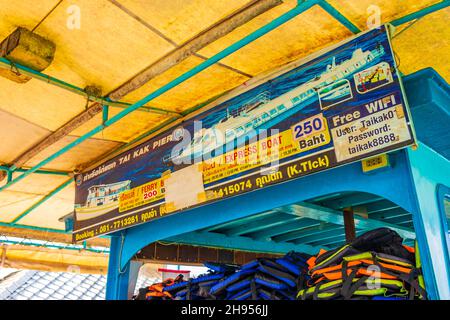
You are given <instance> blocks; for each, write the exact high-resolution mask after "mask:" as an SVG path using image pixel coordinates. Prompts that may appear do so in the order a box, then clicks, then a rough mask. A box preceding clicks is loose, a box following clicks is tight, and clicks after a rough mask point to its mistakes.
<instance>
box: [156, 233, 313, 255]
mask: <svg viewBox="0 0 450 320" xmlns="http://www.w3.org/2000/svg"><path fill="white" fill-rule="evenodd" d="M164 241H169V242H176V243H183V244H189V245H197V246H204V247H214V248H224V249H234V250H242V251H253V252H265V253H275V254H278V253H286V252H289V251H291V250H294V251H300V252H305V253H308V254H316V253H317V252H318V251H319V249H320V248H319V247H313V246H309V245H305V244H297V245H295V244H292V243H286V242H274V241H261V240H254V239H251V238H248V237H240V236H233V237H229V236H226V235H224V234H219V233H212V232H198V231H197V232H190V233H187V234H182V235H179V236H175V237H171V238H169V239H165V240H164Z"/></svg>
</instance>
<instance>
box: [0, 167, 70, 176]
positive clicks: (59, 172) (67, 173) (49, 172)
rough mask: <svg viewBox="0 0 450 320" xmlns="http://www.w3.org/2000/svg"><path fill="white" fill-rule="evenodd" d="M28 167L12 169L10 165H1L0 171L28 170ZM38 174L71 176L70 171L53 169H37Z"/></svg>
mask: <svg viewBox="0 0 450 320" xmlns="http://www.w3.org/2000/svg"><path fill="white" fill-rule="evenodd" d="M27 170H28V169H25V168H18V169H14V170H12V169H11V168H10V167H8V166H0V171H5V172H8V173H11V174H12V173H13V172H26V171H27ZM35 173H36V174H48V175H55V176H69V175H70V172H65V171H51V170H37V171H36V172H35Z"/></svg>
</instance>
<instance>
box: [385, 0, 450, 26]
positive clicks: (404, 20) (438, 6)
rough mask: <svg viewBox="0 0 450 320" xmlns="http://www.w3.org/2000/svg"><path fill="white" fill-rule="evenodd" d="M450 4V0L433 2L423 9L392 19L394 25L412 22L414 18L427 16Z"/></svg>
mask: <svg viewBox="0 0 450 320" xmlns="http://www.w3.org/2000/svg"><path fill="white" fill-rule="evenodd" d="M449 5H450V0H443V1H441V2H438V3H436V4H433V5H431V6H429V7H426V8H423V9H421V10H418V11H416V12H413V13H410V14H408V15H406V16H404V17H402V18H399V19H396V20H393V21H391V24H392V25H394V26H399V25H402V24H404V23H407V22H410V21H412V20H416V19H419V18H422V17H423V16H426V15H427V14H430V13H433V12H435V11H438V10H441V9H444V8H447V7H448V6H449Z"/></svg>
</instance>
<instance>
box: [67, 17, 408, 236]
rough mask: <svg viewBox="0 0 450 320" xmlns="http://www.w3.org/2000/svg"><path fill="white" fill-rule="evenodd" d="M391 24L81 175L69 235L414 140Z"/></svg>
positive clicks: (109, 228) (144, 218)
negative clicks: (72, 232) (396, 59)
mask: <svg viewBox="0 0 450 320" xmlns="http://www.w3.org/2000/svg"><path fill="white" fill-rule="evenodd" d="M389 30H390V27H389V26H388V25H385V26H382V27H380V28H377V29H373V30H370V31H367V32H365V33H362V34H360V35H358V36H355V37H354V38H352V39H349V40H347V41H345V42H343V43H341V44H338V45H335V46H334V47H333V48H332V49H329V50H328V51H324V52H323V53H318V54H316V55H314V56H313V57H310V58H308V59H307V60H305V61H306V62H304V63H303V64H300V62H294V63H291V64H290V65H288V66H287V67H285V68H284V69H283V70H282V71H280V70H278V71H277V73H276V75H272V76H266V77H265V78H264V79H265V80H261V81H259V82H256V81H255V82H252V83H250V84H249V85H244V86H241V87H239V88H237V89H235V90H234V91H232V92H231V93H229V94H228V95H227V96H224V97H222V98H220V100H219V101H220V102H217V103H216V104H215V105H212V106H210V107H209V108H208V107H207V108H208V109H207V110H206V111H203V112H199V113H197V114H196V115H195V116H192V117H191V118H189V119H185V120H184V121H183V122H182V123H181V124H180V125H178V126H174V127H172V128H169V129H166V130H164V131H162V132H161V133H159V134H157V135H156V136H154V137H152V138H151V139H150V140H148V141H146V142H143V143H141V144H140V145H138V146H135V147H133V148H132V149H130V150H127V151H125V152H123V153H122V154H120V155H117V156H115V157H114V158H112V159H110V160H108V161H106V162H105V163H103V164H101V165H100V166H98V167H96V168H93V169H92V170H88V171H86V172H83V173H80V174H78V175H77V176H76V177H75V178H76V199H75V221H74V234H73V240H74V241H82V240H85V239H88V238H91V237H95V236H98V235H101V234H106V233H110V232H113V231H117V230H120V229H124V228H128V227H130V226H134V225H137V224H140V223H144V222H148V221H151V220H153V219H157V218H161V217H164V216H165V215H168V214H174V213H179V212H181V211H183V210H186V209H188V208H192V207H195V206H199V205H205V204H208V203H211V202H214V201H218V200H220V199H224V198H228V197H232V196H236V195H240V194H243V193H245V192H249V191H254V190H257V189H260V188H263V187H266V186H269V185H273V184H276V183H281V182H283V181H287V180H290V179H295V178H298V177H301V176H305V175H308V174H313V173H316V172H319V171H323V170H326V169H329V168H333V167H336V166H340V165H343V164H346V163H350V162H354V161H359V160H362V159H366V158H369V157H372V156H375V155H378V154H382V153H386V152H389V151H393V150H397V149H400V148H403V147H406V146H409V145H412V144H414V132H413V129H412V123H411V118H410V116H409V109H408V106H407V102H406V99H405V96H404V94H403V89H402V84H401V79H400V76H399V73H398V70H397V67H396V64H395V59H394V56H393V52H392V48H391V44H390V35H389V33H390V32H389ZM261 54H263V53H261ZM180 214H182V213H180Z"/></svg>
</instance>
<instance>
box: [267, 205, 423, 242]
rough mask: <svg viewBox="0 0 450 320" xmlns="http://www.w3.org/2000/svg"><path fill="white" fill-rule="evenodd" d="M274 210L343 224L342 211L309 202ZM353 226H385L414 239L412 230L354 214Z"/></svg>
mask: <svg viewBox="0 0 450 320" xmlns="http://www.w3.org/2000/svg"><path fill="white" fill-rule="evenodd" d="M274 210H276V211H280V212H285V213H289V214H293V215H296V216H300V217H306V218H310V219H316V220H320V221H324V222H328V223H333V224H337V225H344V217H343V214H342V212H340V211H336V210H333V209H329V208H326V207H321V206H317V205H314V204H310V203H304V202H303V203H301V204H295V205H290V206H284V207H281V208H277V209H274ZM354 220H355V227H356V228H357V229H363V230H366V229H376V228H382V227H387V228H390V229H392V230H394V231H396V232H397V233H398V234H399V235H400V236H402V237H403V238H406V239H415V238H416V234H415V232H414V230H412V229H409V228H404V227H400V226H397V225H394V224H390V223H385V222H382V221H379V220H374V219H364V218H360V217H357V216H355V218H354Z"/></svg>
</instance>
